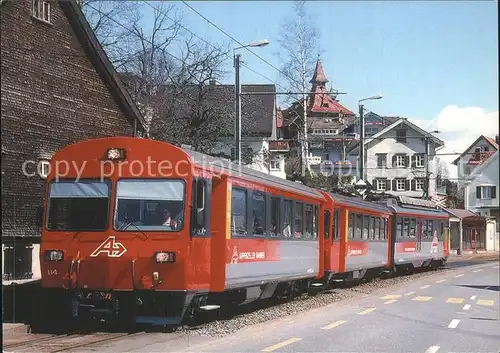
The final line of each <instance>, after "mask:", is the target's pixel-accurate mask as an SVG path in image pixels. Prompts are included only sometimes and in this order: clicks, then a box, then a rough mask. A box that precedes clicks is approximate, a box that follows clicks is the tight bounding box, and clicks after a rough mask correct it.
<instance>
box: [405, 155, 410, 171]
mask: <svg viewBox="0 0 500 353" xmlns="http://www.w3.org/2000/svg"><path fill="white" fill-rule="evenodd" d="M409 166H410V156H409V155H406V156H405V167H406V168H408V167H409Z"/></svg>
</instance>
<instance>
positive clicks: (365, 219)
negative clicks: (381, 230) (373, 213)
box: [363, 215, 370, 240]
mask: <svg viewBox="0 0 500 353" xmlns="http://www.w3.org/2000/svg"><path fill="white" fill-rule="evenodd" d="M368 229H370V216H367V215H364V216H363V240H368Z"/></svg>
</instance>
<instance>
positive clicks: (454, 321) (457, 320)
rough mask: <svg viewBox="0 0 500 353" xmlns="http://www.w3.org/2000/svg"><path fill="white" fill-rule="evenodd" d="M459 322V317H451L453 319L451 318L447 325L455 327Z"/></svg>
mask: <svg viewBox="0 0 500 353" xmlns="http://www.w3.org/2000/svg"><path fill="white" fill-rule="evenodd" d="M459 323H460V320H459V319H453V320H451V322H450V324H449V325H448V328H456V327H457V326H458V324H459Z"/></svg>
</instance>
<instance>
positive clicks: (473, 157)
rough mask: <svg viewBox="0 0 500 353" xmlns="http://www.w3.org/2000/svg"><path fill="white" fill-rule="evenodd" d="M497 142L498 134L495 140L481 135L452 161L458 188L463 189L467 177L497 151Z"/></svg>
mask: <svg viewBox="0 0 500 353" xmlns="http://www.w3.org/2000/svg"><path fill="white" fill-rule="evenodd" d="M498 143H499V141H498V136H497V137H496V140H495V139H493V138H491V137H488V136H484V135H481V136H479V137H478V138H477V139H476V141H474V142H473V143H472V144H471V145H470V146H469V147H468V148H467V149H466V150H465V151H464V152H463V153H462V154H461V155H460V156H459V157H458V158H457V159H455V160H454V161H453V164H454V165H456V166H457V176H458V188H459V190H462V189H463V187H464V182H465V180H466V179H467V177H468V176H469V175H471V174H472V173H473V172H474V170H475V169H476V168H478V167H479V166H481V165H482V164H483V163H484V162H486V161H487V160H488V159H489V158H490V157H491V156H492V155H493V154H494V153H495V152H496V151H498Z"/></svg>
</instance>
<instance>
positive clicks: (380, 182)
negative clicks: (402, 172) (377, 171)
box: [375, 179, 387, 191]
mask: <svg viewBox="0 0 500 353" xmlns="http://www.w3.org/2000/svg"><path fill="white" fill-rule="evenodd" d="M386 184H387V180H386V179H376V180H375V187H376V188H377V191H385V190H387V187H386V186H387V185H386Z"/></svg>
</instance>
